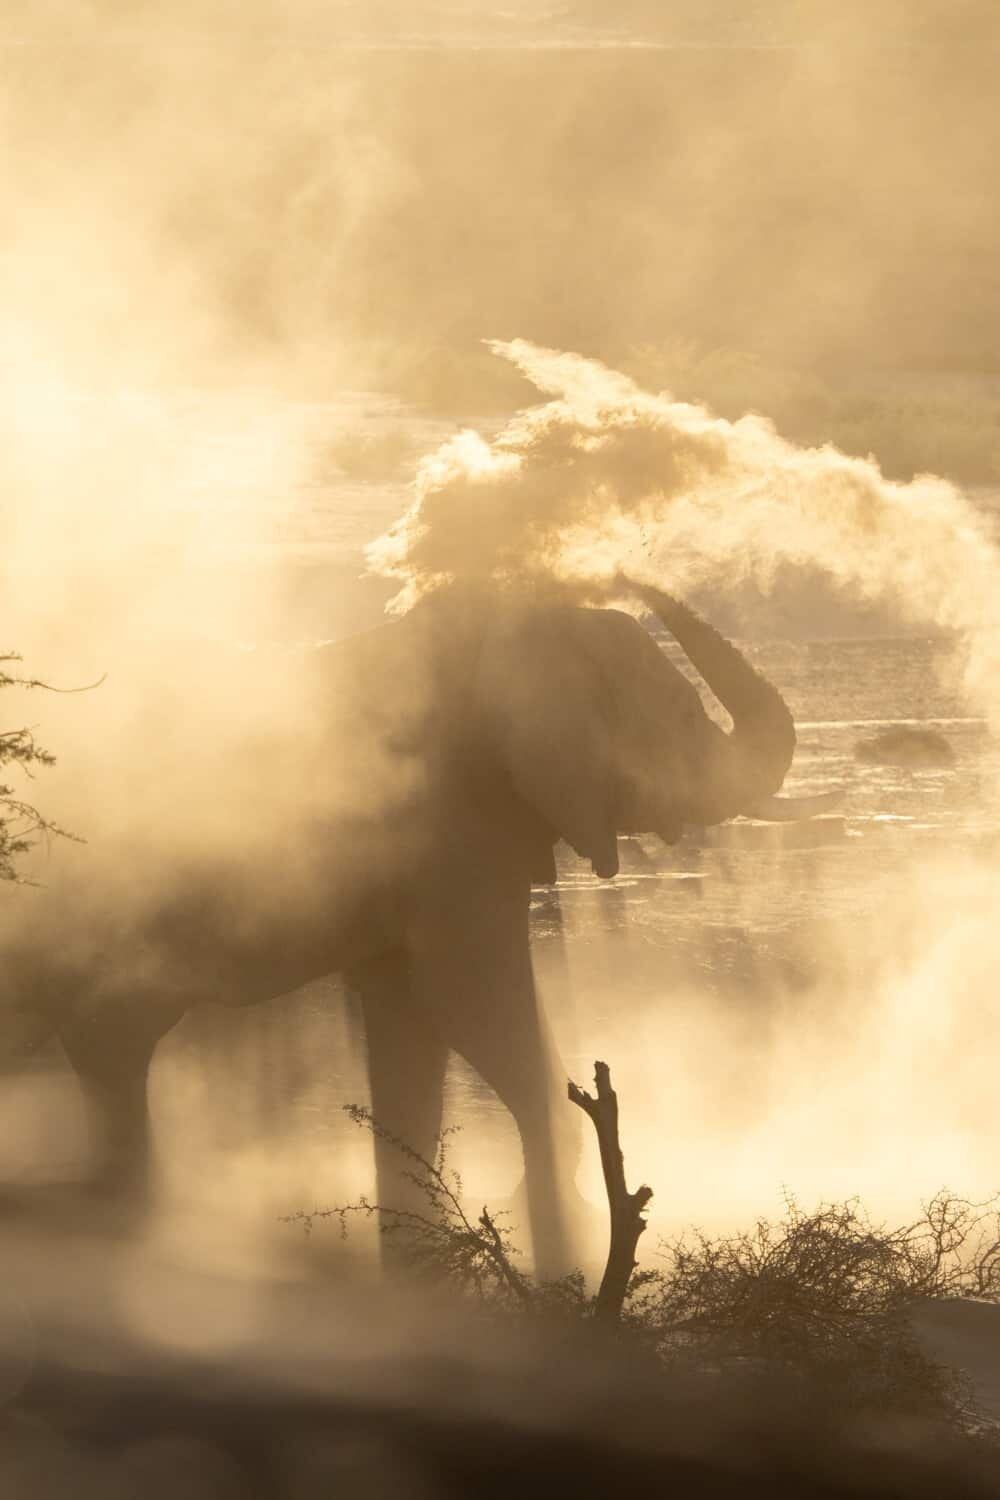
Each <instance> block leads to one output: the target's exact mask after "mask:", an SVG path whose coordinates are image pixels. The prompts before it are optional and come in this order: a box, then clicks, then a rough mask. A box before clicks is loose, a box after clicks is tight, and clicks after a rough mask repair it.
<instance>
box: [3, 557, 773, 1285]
mask: <svg viewBox="0 0 1000 1500" xmlns="http://www.w3.org/2000/svg"><path fill="white" fill-rule="evenodd" d="M621 586H622V587H624V586H625V585H624V583H623V584H622V585H621ZM628 586H629V587H630V588H631V590H632V594H633V596H634V597H638V598H639V599H640V600H641V602H642V603H643V604H644V605H645V606H647V607H648V608H649V609H651V610H652V611H654V612H655V613H656V614H658V615H659V617H660V619H661V620H662V622H663V624H664V625H665V626H667V627H668V629H669V630H670V631H671V632H672V633H673V635H674V637H675V638H676V640H677V641H678V643H679V644H680V645H681V647H682V648H683V650H684V652H685V653H686V655H687V656H688V658H689V660H690V662H691V663H692V664H693V665H694V667H695V668H696V669H697V670H698V671H699V672H700V673H701V675H702V677H703V678H704V681H705V682H706V683H707V684H708V686H709V687H710V688H711V690H712V691H713V692H714V694H715V695H716V697H717V698H718V699H719V701H720V702H721V703H722V704H723V705H724V706H725V708H726V709H727V710H728V712H729V713H730V715H731V716H732V720H733V727H732V730H731V732H729V733H726V732H724V731H723V729H722V728H721V727H720V726H719V725H718V724H717V723H716V722H715V721H714V720H713V718H712V717H711V716H710V715H709V714H708V713H707V712H706V710H705V708H704V707H703V705H702V701H701V697H700V695H699V692H698V690H697V688H696V687H695V685H694V684H693V682H692V681H691V680H689V678H688V676H687V675H685V673H684V672H682V671H681V670H679V668H678V667H677V666H675V665H674V664H673V662H672V661H671V660H670V659H669V657H668V655H667V653H666V652H665V651H664V650H663V649H661V647H660V645H658V644H657V642H656V640H655V639H654V637H653V635H652V634H651V633H650V632H649V631H648V630H647V629H646V628H645V627H644V626H643V625H642V624H641V623H640V622H639V621H638V620H637V619H635V618H634V617H633V616H632V615H631V614H628V613H625V612H622V611H620V610H618V609H615V608H608V607H589V605H588V606H587V607H585V606H584V605H581V604H579V603H577V602H566V600H564V599H558V598H544V597H537V596H527V595H525V594H523V593H518V592H516V591H515V590H513V589H510V590H501V589H498V588H481V589H477V588H475V587H473V586H471V585H453V586H451V587H448V588H444V589H442V590H440V591H439V592H438V593H436V594H433V595H430V596H429V597H427V598H426V599H425V600H424V601H422V602H421V603H420V604H418V605H417V606H416V607H415V608H414V609H412V610H411V611H410V613H409V614H407V615H406V616H404V617H402V618H401V619H398V620H395V621H392V622H390V623H386V624H384V625H381V626H379V627H376V628H375V629H373V630H370V631H368V632H365V633H363V634H360V635H358V636H355V637H351V638H348V639H346V640H343V641H340V642H335V643H332V644H330V645H327V646H324V647H322V648H317V649H316V650H315V651H314V652H312V653H311V654H310V657H309V660H308V663H307V664H306V665H305V666H304V668H303V670H304V671H306V672H307V673H308V674H309V686H308V696H309V698H310V700H311V701H314V702H315V703H316V704H319V705H323V711H322V712H320V713H318V714H317V715H315V719H316V723H315V724H314V725H313V726H312V727H311V728H310V729H309V730H300V728H299V726H297V725H294V724H285V723H276V724H274V725H273V726H272V727H271V731H270V732H269V734H268V736H267V737H266V740H265V741H263V742H259V743H254V744H253V745H252V746H251V747H249V748H248V751H247V754H246V756H245V758H244V759H243V761H241V762H240V763H239V764H236V765H229V766H228V767H227V769H226V774H225V787H223V786H222V785H221V783H220V788H219V796H220V797H226V798H228V799H229V800H230V801H231V802H232V801H234V800H235V802H236V803H238V805H239V806H240V808H241V809H242V810H243V826H245V827H246V829H247V837H246V839H245V840H240V839H238V840H236V841H235V843H233V844H232V845H225V846H223V847H219V845H218V841H213V840H211V839H207V840H206V846H205V848H204V850H200V851H196V852H194V853H191V852H190V851H189V852H188V853H187V854H186V855H185V856H184V857H183V858H180V857H178V858H177V859H176V860H175V861H174V863H173V864H172V865H171V864H170V863H169V861H168V862H167V865H166V866H164V867H158V868H157V871H156V878H155V879H153V878H152V877H149V878H147V877H146V875H145V872H144V871H143V870H142V868H141V867H136V868H135V869H133V870H128V871H125V872H124V873H123V872H122V870H121V869H120V868H119V869H118V871H117V874H116V875H115V877H114V878H113V879H112V878H111V877H107V876H104V875H101V874H98V873H96V872H95V874H94V877H93V879H92V880H90V881H86V882H80V883H77V884H76V885H75V886H74V887H73V888H72V889H58V888H57V889H53V890H51V891H40V892H36V893H34V894H33V897H32V901H31V903H30V909H28V908H24V909H23V910H22V912H21V915H20V917H19V921H18V924H17V927H16V930H8V931H7V932H6V934H4V935H3V937H2V940H0V956H2V977H0V998H2V1002H3V1005H4V1009H5V1016H4V1025H3V1027H2V1036H0V1049H5V1050H6V1052H7V1054H8V1058H9V1057H10V1055H12V1054H13V1055H18V1056H24V1055H26V1054H27V1053H30V1051H31V1050H32V1048H34V1047H37V1046H38V1045H40V1044H41V1043H42V1042H44V1041H45V1040H46V1039H47V1038H49V1037H51V1036H52V1035H53V1034H57V1035H58V1036H59V1038H60V1039H61V1041H62V1044H63V1047H64V1048H65V1052H66V1054H67V1056H68V1058H69V1060H70V1062H71V1064H72V1066H73V1067H74V1069H75V1070H76V1072H77V1074H78V1076H79V1079H80V1081H81V1084H82V1087H83V1089H84V1092H85V1096H86V1098H87V1099H88V1101H89V1104H90V1107H91V1109H92V1111H93V1115H94V1119H95V1122H96V1126H97V1139H98V1140H99V1142H100V1168H99V1175H100V1177H101V1179H102V1181H104V1182H106V1183H108V1184H112V1185H114V1186H116V1187H117V1188H118V1189H121V1190H122V1191H126V1190H128V1189H129V1188H137V1187H138V1186H139V1185H140V1184H141V1183H142V1182H143V1180H144V1178H145V1174H146V1171H147V1163H148V1155H149V1134H148V1131H149V1127H148V1110H147V1095H146V1086H147V1071H148V1068H149V1064H150V1060H151V1058H152V1055H153V1052H154V1049H155V1047H156V1045H157V1042H158V1041H159V1039H160V1038H161V1037H163V1036H164V1035H165V1034H166V1033H167V1032H168V1031H169V1030H170V1029H171V1027H173V1026H174V1025H175V1024H176V1023H177V1021H178V1020H179V1019H180V1018H181V1016H182V1015H183V1014H184V1013H185V1012H186V1011H187V1010H189V1009H190V1008H191V1007H192V1006H195V1005H198V1004H200V1003H203V1002H209V1001H214V1002H219V1001H221V1002H225V1003H231V1004H235V1005H244V1004H251V1003H253V1002H255V1001H263V1000H268V999H273V998H275V997H277V996H279V995H283V994H287V993H289V992H291V991H292V990H294V989H296V988H298V987H299V986H301V985H302V984H304V983H306V982H307V981H309V980H313V979H316V978H320V977H322V976H324V975H327V974H331V973H334V972H340V973H342V974H344V975H345V976H346V977H347V979H348V981H349V983H350V984H351V985H352V987H354V988H355V989H356V990H357V991H358V992H359V993H360V995H361V997H362V1002H363V1014H364V1021H365V1028H366V1032H367V1042H368V1060H369V1075H370V1083H371V1099H372V1109H373V1112H374V1115H375V1117H376V1118H377V1120H378V1121H379V1122H380V1124H381V1125H382V1126H383V1127H385V1129H386V1131H388V1132H389V1133H390V1134H392V1135H395V1136H397V1137H399V1138H401V1139H403V1140H405V1141H406V1142H407V1143H408V1144H409V1145H410V1146H411V1147H412V1148H413V1149H414V1150H416V1151H418V1152H420V1153H422V1154H424V1155H427V1154H428V1153H432V1152H433V1148H434V1142H435V1139H436V1137H437V1135H438V1133H439V1129H440V1123H441V1108H442V1085H443V1079H444V1073H445V1066H446V1061H447V1058H448V1055H449V1052H450V1051H452V1050H454V1051H455V1052H457V1053H459V1054H461V1055H462V1056H463V1057H464V1058H465V1059H466V1060H467V1062H468V1063H469V1064H471V1066H472V1067H473V1068H474V1069H475V1070H476V1071H477V1072H478V1073H479V1074H480V1075H481V1077H482V1078H483V1080H484V1081H485V1082H486V1083H487V1084H488V1085H489V1086H491V1087H492V1088H493V1089H494V1090H495V1092H496V1094H497V1095H498V1096H499V1098H500V1099H501V1101H502V1102H503V1104H504V1105H505V1106H506V1107H507V1109H508V1110H509V1111H510V1113H511V1115H512V1116H513V1118H514V1121H515V1122H516V1125H517V1128H518V1130H519V1133H520V1139H521V1143H522V1148H523V1157H524V1187H525V1191H526V1196H527V1205H528V1215H529V1220H530V1228H531V1234H532V1240H533V1244H534V1249H535V1259H536V1264H537V1265H538V1266H539V1267H540V1268H543V1269H544V1268H547V1269H553V1268H557V1267H565V1266H567V1265H568V1264H570V1263H572V1259H573V1256H572V1251H571V1248H570V1239H571V1224H572V1218H573V1212H574V1210H573V1193H574V1190H573V1188H572V1182H573V1171H574V1167H575V1162H576V1153H577V1149H578V1146H577V1142H578V1130H577V1125H576V1119H575V1116H576V1114H577V1112H576V1111H575V1110H572V1109H570V1108H569V1106H568V1104H567V1103H566V1101H565V1077H564V1074H563V1072H562V1070H561V1068H560V1065H559V1061H558V1058H557V1056H556V1053H555V1048H554V1046H553V1042H552V1038H551V1036H550V1034H549V1030H548V1027H547V1024H546V1021H545V1017H544V1014H543V1012H542V1010H541V1008H540V1005H539V1001H538V997H537V995H536V989H535V983H534V979H533V974H532V964H531V955H530V949H529V931H528V911H529V899H530V890H531V887H532V885H533V884H537V883H545V882H552V881H553V880H554V879H555V862H554V855H553V848H554V845H555V844H556V842H557V841H558V840H560V839H564V840H566V842H568V843H569V844H570V845H571V846H572V847H573V848H574V849H575V850H576V851H577V852H578V854H580V855H581V856H584V857H586V858H587V859H589V860H590V861H591V863H592V866H593V869H594V871H595V873H596V874H597V875H598V876H599V877H601V878H602V879H611V878H612V877H613V876H614V875H615V874H616V872H617V869H618V856H617V842H616V841H617V837H618V835H619V834H628V833H639V832H643V833H654V834H658V835H659V836H660V837H661V838H662V839H663V840H665V841H666V842H667V843H672V842H674V841H676V840H677V839H678V837H679V836H680V834H681V832H682V829H683V828H684V825H685V824H698V825H705V824H713V823H717V822H720V821H722V820H724V819H726V818H729V817H732V816H733V815H735V814H738V813H741V812H747V811H751V810H753V811H756V812H758V814H760V813H762V812H763V813H767V811H768V809H771V810H772V811H774V815H775V816H777V815H778V810H777V803H778V802H780V801H781V800H782V799H774V794H775V793H776V792H777V791H778V789H779V787H780V785H781V783H782V780H783V778H784V776H785V773H786V771H787V769H788V766H789V764H790V762H791V758H792V754H793V750H794V745H795V731H794V726H793V723H792V718H791V715H790V714H789V711H788V709H787V707H786V705H785V703H784V701H783V700H782V698H781V696H780V694H779V693H778V691H777V690H776V688H774V687H773V686H772V685H771V684H770V683H769V682H768V681H767V680H766V679H764V678H763V677H762V676H761V675H760V674H759V673H758V672H756V671H755V670H754V669H753V668H752V667H751V665H750V664H749V663H748V662H747V660H746V659H745V658H744V657H743V656H742V655H741V654H740V652H739V651H738V650H737V649H736V648H735V647H734V646H733V645H732V644H731V643H729V642H728V641H726V640H725V639H724V638H723V637H722V636H721V635H719V634H718V633H717V632H716V631H715V630H714V629H713V628H712V627H711V626H710V625H709V624H707V623H706V622H705V621H704V620H702V619H701V618H700V617H698V616H697V615H695V614H694V613H693V612H692V611H691V610H689V609H688V608H687V607H686V606H684V605H683V604H681V603H680V602H679V601H677V600H675V599H674V598H672V597H670V596H669V595H667V594H664V593H661V592H660V591H658V590H656V589H652V588H649V587H646V586H643V587H638V586H635V585H628ZM275 787H279V788H280V789H281V791H280V795H281V798H282V799H283V801H282V808H283V810H284V815H283V817H282V818H281V819H279V820H275V819H274V817H273V816H271V817H269V818H268V819H267V820H261V824H260V834H259V838H256V837H255V832H254V829H255V815H254V809H255V806H257V805H259V804H262V802H263V799H264V798H265V796H269V797H271V799H272V800H273V798H274V788H275ZM768 798H772V799H773V801H772V802H771V803H768V801H767V799H768ZM786 811H787V809H786ZM276 828H277V832H276V831H275V830H276ZM92 839H93V836H92ZM93 842H95V843H96V842H97V840H96V839H93ZM86 854H87V851H84V855H83V856H82V857H86ZM105 863H107V862H105ZM102 868H103V866H102ZM81 887H82V888H81ZM0 1061H2V1058H0ZM375 1153H376V1174H377V1180H378V1194H379V1199H380V1201H382V1202H385V1203H398V1202H399V1201H400V1194H401V1193H404V1192H405V1183H404V1182H403V1180H402V1171H401V1164H400V1161H399V1157H398V1153H396V1152H395V1151H394V1150H393V1148H392V1147H391V1146H390V1145H389V1144H387V1143H386V1142H385V1141H384V1140H382V1139H379V1140H377V1141H376V1143H375ZM402 1166H405V1163H402Z"/></svg>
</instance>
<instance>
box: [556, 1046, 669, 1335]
mask: <svg viewBox="0 0 1000 1500" xmlns="http://www.w3.org/2000/svg"><path fill="white" fill-rule="evenodd" d="M594 1084H595V1086H596V1089H597V1097H596V1098H595V1097H594V1096H593V1095H591V1094H588V1093H586V1091H585V1090H584V1089H581V1088H578V1087H577V1085H576V1084H575V1083H573V1082H572V1081H571V1082H570V1085H569V1097H570V1099H571V1100H572V1101H573V1103H574V1104H578V1105H579V1106H580V1108H581V1109H582V1110H583V1111H584V1113H585V1114H587V1115H589V1116H590V1118H591V1120H592V1121H593V1122H594V1129H595V1130H596V1131H597V1144H598V1146H599V1147H600V1151H601V1166H602V1167H603V1169H604V1186H605V1188H606V1189H607V1194H608V1208H609V1209H610V1212H611V1244H610V1247H609V1250H608V1263H607V1265H606V1266H605V1269H604V1275H603V1277H602V1278H601V1285H600V1289H599V1290H598V1293H597V1301H596V1302H595V1304H594V1318H595V1320H596V1321H598V1322H601V1323H614V1322H617V1321H618V1319H619V1318H620V1317H621V1310H622V1305H623V1303H624V1301H625V1293H626V1292H627V1290H628V1284H629V1281H630V1280H631V1277H632V1272H633V1271H634V1270H635V1265H636V1260H635V1250H636V1246H637V1245H638V1243H639V1236H640V1235H641V1234H642V1232H643V1230H644V1229H645V1227H646V1220H645V1219H644V1218H643V1217H642V1211H643V1209H644V1208H645V1207H646V1204H647V1203H648V1202H649V1200H650V1198H652V1196H653V1190H652V1188H648V1187H641V1188H638V1189H637V1190H636V1192H634V1193H630V1192H629V1190H628V1188H627V1186H626V1185H625V1160H624V1157H623V1156H622V1148H621V1146H620V1144H619V1141H618V1095H617V1094H616V1093H615V1091H614V1089H613V1088H612V1087H611V1070H610V1069H609V1067H608V1065H607V1063H603V1062H595V1063H594Z"/></svg>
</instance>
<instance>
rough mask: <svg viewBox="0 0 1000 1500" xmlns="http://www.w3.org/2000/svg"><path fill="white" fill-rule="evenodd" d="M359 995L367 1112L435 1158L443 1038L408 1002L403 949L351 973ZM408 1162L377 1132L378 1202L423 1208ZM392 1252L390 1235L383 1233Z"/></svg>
mask: <svg viewBox="0 0 1000 1500" xmlns="http://www.w3.org/2000/svg"><path fill="white" fill-rule="evenodd" d="M349 982H350V984H351V987H352V988H353V989H355V990H357V991H358V993H359V994H360V996H361V1001H362V1007H363V1011H364V1019H365V1031H366V1035H367V1042H368V1076H369V1081H370V1086H371V1101H372V1115H373V1116H374V1118H375V1121H376V1124H377V1125H378V1126H379V1127H380V1130H381V1131H384V1132H386V1135H388V1136H392V1137H395V1139H396V1140H398V1141H400V1142H402V1143H403V1144H404V1145H405V1146H407V1147H408V1148H409V1149H410V1150H411V1151H415V1152H416V1153H417V1155H418V1156H422V1157H423V1158H424V1160H426V1161H433V1160H434V1157H435V1153H436V1150H437V1143H438V1140H439V1137H440V1134H441V1113H442V1106H443V1094H444V1075H445V1067H446V1065H447V1061H448V1046H447V1044H446V1043H445V1042H444V1041H443V1040H442V1038H441V1036H440V1035H439V1033H438V1031H437V1029H436V1028H435V1026H434V1023H433V1021H432V1020H431V1018H429V1017H428V1016H427V1014H426V1012H424V1011H418V1010H417V1009H416V1008H415V1007H414V1004H413V998H412V994H411V987H410V977H409V967H408V963H407V959H406V955H405V954H404V953H402V952H400V953H393V954H388V955H385V956H383V957H381V958H379V959H374V960H371V961H370V962H368V963H366V964H364V965H363V966H361V967H359V968H358V969H356V970H354V971H353V972H352V973H351V975H350V976H349ZM413 1167H414V1163H413V1162H412V1161H411V1160H408V1159H407V1157H406V1154H405V1153H404V1152H403V1151H401V1150H400V1149H399V1147H398V1146H396V1145H394V1144H393V1142H392V1141H391V1140H389V1139H386V1138H385V1136H383V1135H381V1134H379V1135H376V1137H375V1174H376V1181H377V1192H378V1202H379V1203H380V1204H381V1205H383V1207H385V1208H387V1209H402V1210H404V1211H413V1212H417V1213H419V1212H426V1211H427V1209H428V1203H427V1200H426V1197H425V1196H424V1195H423V1194H422V1193H421V1192H420V1190H419V1189H418V1188H417V1186H416V1184H414V1183H413V1182H412V1181H411V1179H410V1177H409V1175H408V1174H409V1173H411V1172H412V1170H413ZM383 1246H384V1249H385V1250H389V1251H390V1253H391V1249H392V1246H391V1241H384V1242H383Z"/></svg>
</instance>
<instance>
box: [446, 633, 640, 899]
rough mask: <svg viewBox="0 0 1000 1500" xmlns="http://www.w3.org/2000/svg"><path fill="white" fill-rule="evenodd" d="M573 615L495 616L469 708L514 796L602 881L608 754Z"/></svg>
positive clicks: (607, 840) (613, 870) (597, 691)
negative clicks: (473, 708) (472, 707)
mask: <svg viewBox="0 0 1000 1500" xmlns="http://www.w3.org/2000/svg"><path fill="white" fill-rule="evenodd" d="M578 615H579V611H575V610H569V609H566V610H563V609H551V610H538V609H533V610H531V611H514V610H505V611H498V613H497V616H496V617H495V618H494V619H493V620H492V621H491V622H490V624H489V625H488V626H487V629H486V631H485V632H484V635H483V641H482V649H481V652H480V657H479V661H478V664H477V669H476V676H475V684H474V694H475V701H476V710H477V713H478V715H479V720H480V724H481V725H482V728H483V731H484V733H485V736H486V739H487V743H488V745H489V746H490V747H491V749H492V751H493V753H494V754H495V756H496V758H497V759H498V761H499V762H500V764H501V765H502V767H503V768H504V769H505V770H506V772H507V773H508V774H509V776H510V778H511V781H512V782H513V785H514V789H515V790H516V791H517V793H518V794H519V795H520V796H521V797H522V798H523V799H524V800H525V801H526V802H527V803H529V804H530V805H531V806H532V807H533V808H534V809H535V811H536V812H537V813H538V814H539V815H540V816H541V817H542V818H543V819H544V821H545V822H546V823H547V824H549V825H550V827H551V828H552V829H554V830H555V831H556V833H558V835H559V836H560V837H561V838H564V839H565V840H566V842H567V843H568V844H570V845H572V847H573V848H574V849H575V850H576V852H577V853H578V854H580V855H582V856H584V857H585V858H587V859H589V860H590V861H591V864H592V865H593V868H594V872H595V874H597V875H600V876H601V877H602V878H603V879H610V878H611V877H612V876H613V875H616V874H617V873H618V846H617V836H616V835H617V830H616V827H615V818H614V811H613V801H614V758H613V754H612V743H611V733H610V729H609V723H608V718H607V712H606V704H605V694H604V691H603V687H602V681H601V675H600V671H599V668H598V666H597V663H596V662H595V660H594V658H593V656H592V655H591V654H590V653H588V652H587V650H586V649H585V643H584V640H583V632H582V631H581V630H580V628H579V624H580V622H579V620H578V619H576V618H574V617H575V616H578Z"/></svg>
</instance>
